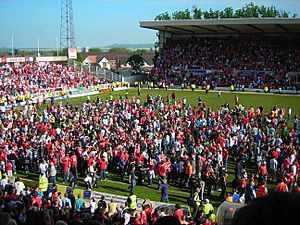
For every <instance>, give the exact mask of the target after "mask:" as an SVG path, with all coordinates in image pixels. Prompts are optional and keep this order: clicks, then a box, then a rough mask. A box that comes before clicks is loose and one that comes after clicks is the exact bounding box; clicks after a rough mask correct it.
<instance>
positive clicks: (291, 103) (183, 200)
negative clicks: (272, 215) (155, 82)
mask: <svg viewBox="0 0 300 225" xmlns="http://www.w3.org/2000/svg"><path fill="white" fill-rule="evenodd" d="M173 92H174V93H175V94H176V99H177V102H178V101H179V100H182V99H183V98H186V99H187V104H190V105H191V106H197V104H198V97H199V96H201V98H202V102H203V101H206V102H207V107H209V108H211V109H213V110H217V109H218V108H219V107H220V106H221V105H223V104H224V103H225V102H228V103H229V104H230V107H233V106H234V97H235V96H238V98H239V102H240V104H242V105H243V106H244V107H246V108H249V107H250V106H253V107H255V108H256V107H259V106H262V107H263V108H264V112H265V113H266V112H268V113H269V112H270V110H271V108H273V107H274V106H275V105H277V106H278V107H281V108H284V109H285V112H286V114H287V108H288V107H291V108H292V116H294V115H297V116H298V117H299V111H300V104H299V103H300V96H293V95H276V94H256V93H239V92H233V93H230V92H222V93H221V97H220V98H218V96H217V92H212V91H211V92H209V93H208V94H206V93H205V92H204V91H191V90H183V91H182V90H172V89H171V90H162V89H142V91H141V95H140V96H138V92H137V89H135V88H131V89H128V98H129V99H132V98H133V97H139V98H140V99H141V103H143V102H144V101H145V100H146V97H147V95H148V94H150V95H152V96H153V97H155V96H157V95H161V97H163V98H166V96H167V95H169V96H170V97H171V94H172V93H173ZM125 93H126V90H123V91H116V92H112V93H111V94H112V96H113V99H114V100H115V99H119V98H120V96H121V97H122V98H123V99H125ZM109 96H110V93H104V94H99V95H93V96H90V100H91V101H94V100H95V99H96V98H97V97H99V98H100V99H101V100H109ZM86 100H87V97H81V98H74V99H69V100H58V101H61V102H62V103H66V101H68V102H69V104H82V103H83V102H84V101H86ZM288 124H289V127H291V126H292V120H290V121H289V123H288ZM248 170H249V173H255V172H256V170H255V168H249V167H248ZM228 174H229V177H228V187H227V191H228V192H229V193H232V188H231V181H232V180H233V177H234V163H233V162H232V161H230V162H229V170H228ZM17 176H20V177H21V178H26V179H29V180H31V181H34V182H32V183H31V184H33V183H35V184H37V182H38V175H37V174H33V173H30V174H19V175H17ZM127 179H128V178H127ZM58 181H59V183H60V184H62V178H61V177H59V178H58ZM78 182H79V185H80V188H81V189H83V188H84V182H83V178H79V180H78ZM26 183H27V182H26ZM27 184H28V183H27ZM128 187H129V184H128V182H127V183H126V182H120V179H119V175H118V174H111V173H109V174H108V179H107V181H101V182H99V188H97V189H93V190H95V191H100V192H106V193H112V194H117V195H124V196H127V195H128V194H129V191H128ZM268 188H269V189H273V188H274V185H268ZM135 192H136V194H137V196H138V198H149V199H150V200H152V201H159V200H160V196H161V194H160V191H159V190H157V182H155V183H154V184H153V186H152V187H150V188H149V187H147V186H146V185H138V186H137V187H136V191H135ZM189 193H190V190H189V189H180V188H177V187H173V186H171V187H170V193H169V200H170V203H179V204H183V205H186V204H187V198H188V197H189V195H190V194H189ZM219 194H220V192H219V191H216V192H214V193H213V195H212V196H210V197H209V199H210V200H211V202H212V203H213V205H214V206H215V207H217V206H218V205H219V204H220V203H221V201H220V200H219V197H218V196H219ZM215 209H216V208H215Z"/></svg>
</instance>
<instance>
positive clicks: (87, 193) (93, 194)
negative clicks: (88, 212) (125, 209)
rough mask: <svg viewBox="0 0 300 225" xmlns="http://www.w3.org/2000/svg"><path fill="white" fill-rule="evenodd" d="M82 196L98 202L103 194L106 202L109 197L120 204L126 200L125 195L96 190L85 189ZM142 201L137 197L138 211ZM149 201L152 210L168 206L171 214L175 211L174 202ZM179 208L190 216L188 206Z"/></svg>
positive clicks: (123, 203) (109, 199) (108, 200)
mask: <svg viewBox="0 0 300 225" xmlns="http://www.w3.org/2000/svg"><path fill="white" fill-rule="evenodd" d="M83 196H84V198H85V199H91V198H95V200H96V202H98V201H99V200H100V199H101V197H102V196H104V200H105V201H106V202H110V201H111V199H114V200H115V202H116V203H118V204H119V205H120V206H121V205H125V202H126V201H127V197H126V196H121V195H114V194H107V193H103V192H97V191H85V192H84V194H83ZM143 202H144V199H141V198H138V199H137V210H138V211H141V209H142V204H143ZM150 202H151V203H152V205H153V210H155V209H165V208H169V210H170V214H171V215H172V214H173V213H174V211H175V204H170V203H163V202H155V201H150ZM181 209H182V210H183V213H184V215H185V216H187V217H189V216H190V207H188V206H185V205H182V206H181Z"/></svg>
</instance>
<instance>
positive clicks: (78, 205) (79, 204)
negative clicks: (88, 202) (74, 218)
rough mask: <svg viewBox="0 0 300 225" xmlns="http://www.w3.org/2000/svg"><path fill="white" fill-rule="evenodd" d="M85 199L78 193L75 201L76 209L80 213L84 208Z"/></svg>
mask: <svg viewBox="0 0 300 225" xmlns="http://www.w3.org/2000/svg"><path fill="white" fill-rule="evenodd" d="M84 204H85V202H84V200H83V199H82V198H81V194H78V199H76V201H75V209H76V212H77V213H80V212H81V210H82V209H83V208H84Z"/></svg>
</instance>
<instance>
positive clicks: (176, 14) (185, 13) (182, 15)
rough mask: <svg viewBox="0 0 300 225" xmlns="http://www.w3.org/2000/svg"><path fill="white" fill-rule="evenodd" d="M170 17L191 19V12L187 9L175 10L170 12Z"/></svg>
mask: <svg viewBox="0 0 300 225" xmlns="http://www.w3.org/2000/svg"><path fill="white" fill-rule="evenodd" d="M172 19H173V20H190V19H192V17H191V13H190V11H189V10H188V9H186V10H184V11H181V10H178V11H175V12H173V13H172Z"/></svg>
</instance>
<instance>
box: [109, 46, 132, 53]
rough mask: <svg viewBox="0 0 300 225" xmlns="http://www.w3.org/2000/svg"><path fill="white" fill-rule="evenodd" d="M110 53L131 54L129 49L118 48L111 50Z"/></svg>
mask: <svg viewBox="0 0 300 225" xmlns="http://www.w3.org/2000/svg"><path fill="white" fill-rule="evenodd" d="M109 52H131V51H130V50H129V49H128V48H123V47H116V48H110V49H109Z"/></svg>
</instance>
